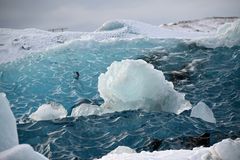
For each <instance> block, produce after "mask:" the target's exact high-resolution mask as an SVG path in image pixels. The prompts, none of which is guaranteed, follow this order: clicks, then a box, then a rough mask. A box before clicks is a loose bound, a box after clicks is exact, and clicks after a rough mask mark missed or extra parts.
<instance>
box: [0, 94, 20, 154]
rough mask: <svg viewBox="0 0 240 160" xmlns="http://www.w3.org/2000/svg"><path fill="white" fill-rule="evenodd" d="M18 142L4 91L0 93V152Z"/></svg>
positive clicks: (13, 118)
mask: <svg viewBox="0 0 240 160" xmlns="http://www.w3.org/2000/svg"><path fill="white" fill-rule="evenodd" d="M17 144H18V134H17V127H16V120H15V117H14V115H13V113H12V111H11V108H10V104H9V102H8V100H7V97H6V94H5V93H0V152H1V151H4V150H6V149H9V148H11V147H13V146H15V145H17Z"/></svg>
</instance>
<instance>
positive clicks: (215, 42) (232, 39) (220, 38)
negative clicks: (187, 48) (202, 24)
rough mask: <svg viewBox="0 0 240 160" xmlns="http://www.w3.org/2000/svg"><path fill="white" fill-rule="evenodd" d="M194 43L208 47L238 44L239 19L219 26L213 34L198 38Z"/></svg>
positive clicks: (239, 35) (239, 43) (239, 36)
mask: <svg viewBox="0 0 240 160" xmlns="http://www.w3.org/2000/svg"><path fill="white" fill-rule="evenodd" d="M196 43H197V44H198V45H200V46H205V47H208V48H216V47H233V46H236V45H237V46H239V45H240V20H237V21H235V22H232V23H226V24H224V25H222V26H220V27H219V28H218V31H217V33H216V35H215V36H213V37H208V38H202V39H199V40H197V42H196Z"/></svg>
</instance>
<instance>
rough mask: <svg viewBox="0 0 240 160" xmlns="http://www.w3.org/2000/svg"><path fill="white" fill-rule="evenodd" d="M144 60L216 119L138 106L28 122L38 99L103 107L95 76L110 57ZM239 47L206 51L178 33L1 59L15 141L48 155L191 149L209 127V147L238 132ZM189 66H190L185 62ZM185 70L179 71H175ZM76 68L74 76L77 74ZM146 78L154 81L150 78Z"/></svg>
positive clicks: (1, 85) (0, 78) (1, 87)
mask: <svg viewBox="0 0 240 160" xmlns="http://www.w3.org/2000/svg"><path fill="white" fill-rule="evenodd" d="M123 59H143V60H145V61H146V62H148V63H150V64H153V65H154V67H155V68H156V69H158V70H161V71H163V73H164V75H165V77H166V79H167V80H169V81H172V82H173V84H174V86H175V89H176V90H177V91H179V92H183V93H185V94H186V99H187V100H189V101H190V102H191V103H192V104H193V105H194V104H197V103H198V102H199V101H203V102H205V103H206V104H207V105H208V106H209V107H210V108H211V109H212V111H213V113H214V115H215V117H216V120H217V123H216V124H211V123H207V122H204V121H202V120H200V119H197V118H190V117H189V115H190V113H189V112H188V111H185V112H184V113H182V114H180V115H176V114H173V113H166V112H145V111H141V110H132V111H123V112H115V113H108V114H104V115H102V116H97V115H92V116H86V117H78V118H73V117H67V118H64V119H61V120H49V121H39V122H34V121H31V120H30V119H29V118H28V117H29V115H30V114H31V113H32V112H34V111H35V110H36V109H37V108H38V107H39V106H40V105H42V104H44V103H48V102H57V103H60V104H62V105H63V106H64V107H65V108H66V109H67V110H68V112H69V114H70V113H71V110H72V108H73V106H74V105H76V104H78V103H79V102H88V103H91V104H97V105H100V104H102V103H103V100H102V99H101V98H100V96H99V93H98V89H97V84H98V76H99V75H100V74H101V73H104V72H106V70H107V67H108V66H109V65H110V64H111V63H112V62H113V61H120V60H123ZM239 62H240V47H239V46H234V47H231V48H227V47H218V48H215V49H209V48H205V47H201V46H197V45H196V44H193V43H192V44H189V43H186V42H184V41H182V40H175V39H147V38H142V39H132V40H109V41H102V42H99V41H92V40H90V41H74V42H72V43H70V44H68V45H65V46H62V47H60V48H56V49H51V50H49V51H46V52H43V53H39V54H35V55H34V56H31V57H27V58H24V59H20V60H17V61H15V62H11V63H7V64H4V65H3V64H2V65H0V91H1V92H5V93H6V95H7V97H8V99H9V101H10V103H11V104H12V110H13V113H14V115H15V117H16V118H17V121H18V124H17V128H18V133H19V140H20V143H28V144H31V145H32V146H33V147H34V149H35V150H36V151H38V152H40V153H42V154H44V155H45V156H46V157H48V158H50V159H93V158H99V157H101V156H103V155H105V154H106V153H108V152H109V151H111V150H113V149H114V148H116V147H117V146H119V145H124V146H128V147H131V148H133V149H136V150H137V151H141V150H151V143H152V142H153V141H154V140H156V139H157V140H159V141H160V140H161V145H160V147H159V148H158V149H180V148H192V147H193V146H192V145H189V144H188V143H187V142H188V140H186V139H189V138H188V137H198V136H201V135H202V134H204V133H210V145H211V144H213V143H216V142H218V141H220V140H222V139H224V138H226V137H233V138H234V137H239V135H240V109H239V106H240V83H239V82H240V63H239ZM188 66H192V68H191V67H188ZM184 68H185V69H186V68H189V70H187V72H186V73H185V72H184V74H183V75H176V74H174V73H175V71H181V70H183V69H184ZM74 72H79V74H80V76H79V79H76V78H74V76H75V74H74ZM149 83H151V82H149Z"/></svg>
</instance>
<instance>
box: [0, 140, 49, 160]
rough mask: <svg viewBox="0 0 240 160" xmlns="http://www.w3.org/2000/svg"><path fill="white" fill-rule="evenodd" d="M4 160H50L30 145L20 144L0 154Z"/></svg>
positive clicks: (0, 157)
mask: <svg viewBox="0 0 240 160" xmlns="http://www.w3.org/2000/svg"><path fill="white" fill-rule="evenodd" d="M0 159H2V160H48V159H47V158H46V157H44V156H43V155H42V154H40V153H38V152H35V151H34V150H33V148H32V147H31V146H30V145H28V144H20V145H17V146H14V147H12V148H11V149H8V150H5V151H3V152H0Z"/></svg>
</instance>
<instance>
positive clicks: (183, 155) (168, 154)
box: [99, 138, 240, 160]
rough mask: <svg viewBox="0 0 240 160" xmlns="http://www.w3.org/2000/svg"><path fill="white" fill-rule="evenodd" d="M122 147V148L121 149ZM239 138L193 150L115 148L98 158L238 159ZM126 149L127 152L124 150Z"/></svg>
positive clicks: (111, 159) (142, 159)
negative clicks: (136, 150) (148, 150)
mask: <svg viewBox="0 0 240 160" xmlns="http://www.w3.org/2000/svg"><path fill="white" fill-rule="evenodd" d="M121 148H122V150H121ZM239 150H240V138H238V139H236V140H232V139H225V140H223V141H221V142H219V143H216V144H214V145H213V146H211V147H199V148H194V149H193V150H184V149H181V150H165V151H155V152H146V151H142V152H140V153H134V152H133V151H132V152H128V151H131V148H129V149H126V147H119V148H117V152H115V151H112V152H110V153H109V154H107V155H106V156H103V157H102V158H100V159H99V160H133V159H137V160H149V159H151V160H239V159H240V152H239ZM126 151H127V152H126Z"/></svg>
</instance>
